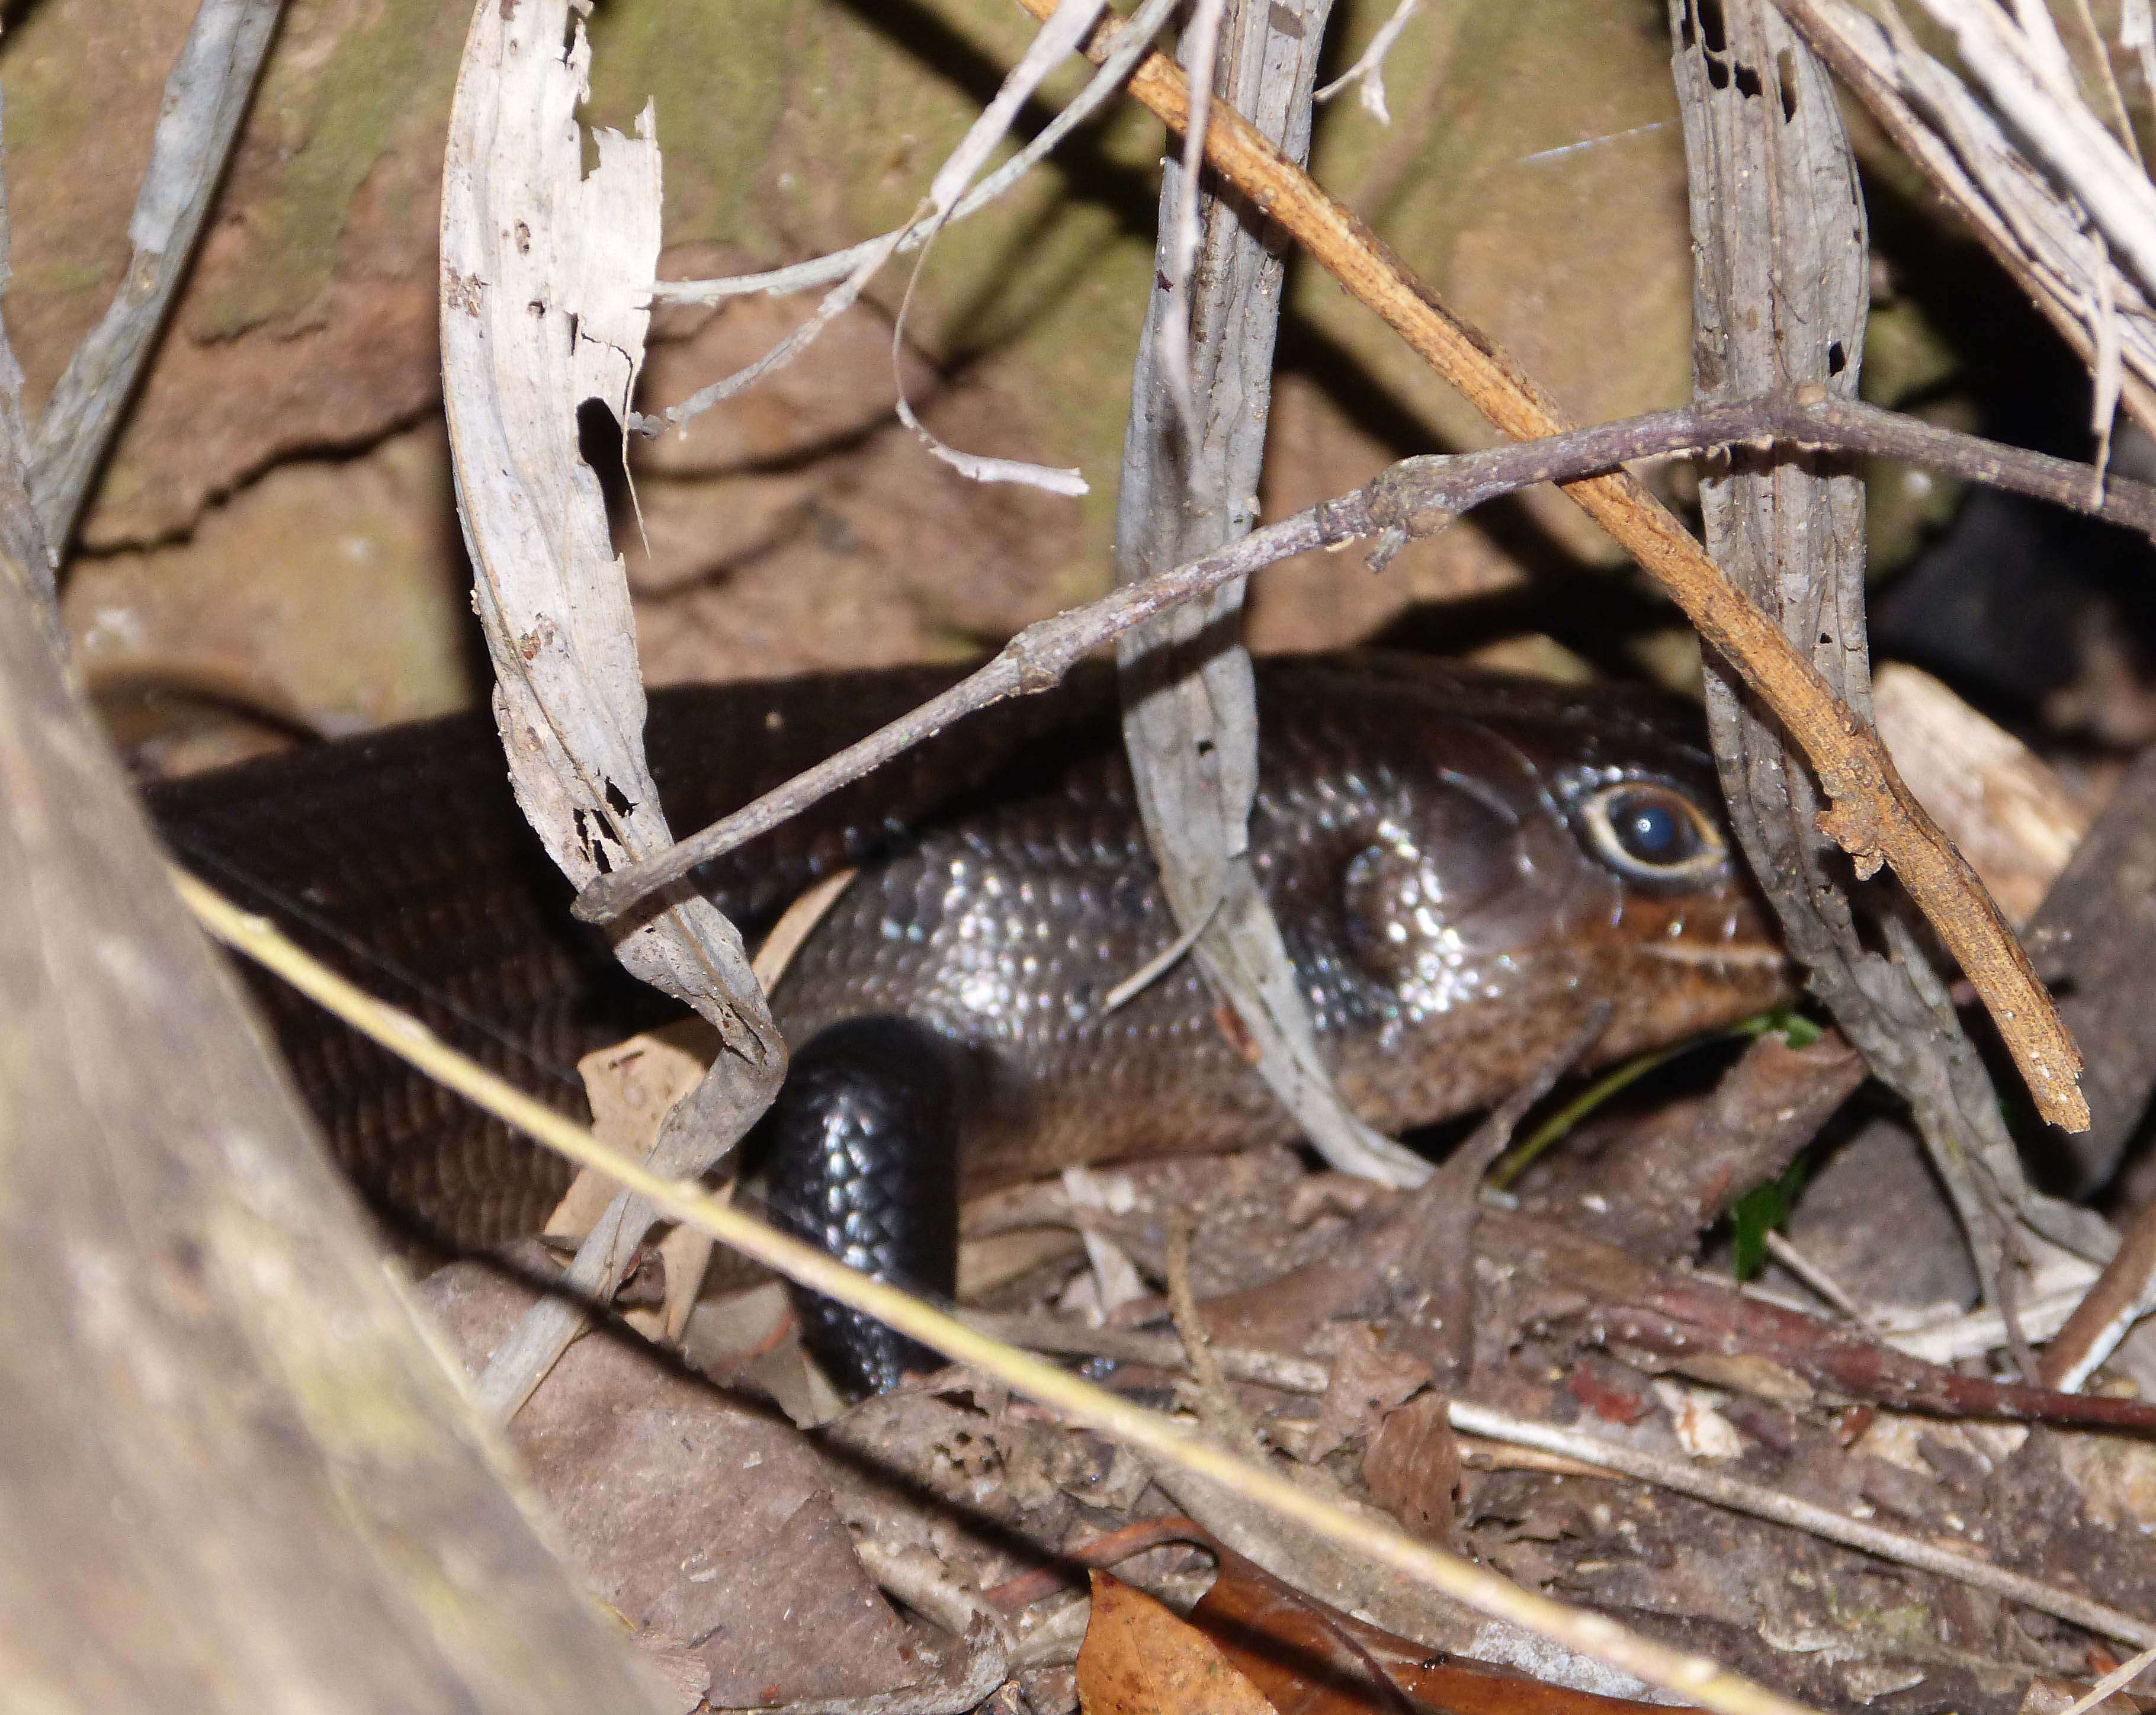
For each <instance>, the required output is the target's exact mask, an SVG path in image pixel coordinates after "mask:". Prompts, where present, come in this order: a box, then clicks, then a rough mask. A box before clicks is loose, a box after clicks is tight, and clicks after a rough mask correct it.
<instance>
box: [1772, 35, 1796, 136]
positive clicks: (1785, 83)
mask: <svg viewBox="0 0 2156 1715" xmlns="http://www.w3.org/2000/svg"><path fill="white" fill-rule="evenodd" d="M1774 81H1775V82H1776V83H1777V84H1779V85H1781V90H1782V123H1783V124H1784V125H1787V124H1788V123H1789V121H1791V120H1793V119H1794V118H1795V117H1796V116H1797V57H1796V55H1795V54H1792V53H1790V51H1789V49H1787V48H1784V49H1782V51H1781V52H1780V53H1779V54H1776V55H1775V56H1774Z"/></svg>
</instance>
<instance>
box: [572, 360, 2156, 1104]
mask: <svg viewBox="0 0 2156 1715" xmlns="http://www.w3.org/2000/svg"><path fill="white" fill-rule="evenodd" d="M1774 440H1784V441H1788V442H1789V443H1791V444H1796V445H1799V446H1813V447H1822V448H1832V449H1838V450H1849V451H1858V452H1871V451H1876V452H1881V453H1884V454H1888V455H1890V456H1895V457H1902V458H1907V459H1909V460H1912V461H1914V462H1917V463H1920V464H1922V465H1925V466H1927V467H1928V468H1930V469H1933V470H1946V471H1949V472H1952V473H1953V474H1957V475H1966V476H1969V477H1971V478H1972V479H1974V480H1980V481H1991V482H1994V483H1996V484H1997V485H1999V486H2000V487H2005V488H2010V489H2011V490H2014V491H2015V492H2017V493H2022V494H2029V495H2033V496H2038V497H2040V498H2042V499H2046V500H2051V501H2056V502H2057V503H2058V504H2060V505H2062V506H2071V507H2073V508H2075V509H2076V510H2077V511H2087V512H2089V513H2091V514H2092V516H2098V517H2102V518H2104V519H2106V520H2107V521H2111V522H2114V523H2117V524H2121V525H2124V526H2129V527H2132V528H2135V529H2138V530H2143V531H2148V532H2150V533H2152V534H2156V489H2150V488H2148V487H2147V486H2146V485H2141V484H2138V483H2130V482H2126V481H2123V480H2119V479H2117V478H2113V479H2112V480H2110V481H2109V482H2108V483H2107V485H2106V491H2105V493H2104V496H2103V498H2102V501H2100V502H2098V501H2092V500H2091V499H2090V493H2091V489H2092V484H2091V483H2090V481H2089V477H2090V475H2091V473H2090V469H2089V467H2088V466H2087V465H2076V464H2074V463H2072V462H2071V461H2070V460H2061V459H2051V458H2047V457H2045V456H2043V455H2041V454H2034V453H2026V452H2023V451H2021V450H2020V449H2016V448H2012V447H2007V446H2003V445H2001V444H1999V443H1997V442H1995V441H1987V440H1983V439H1979V438H1978V437H1976V436H1974V435H1963V434H1953V433H1952V432H1950V431H1947V430H1943V429H1933V428H1931V427H1929V426H1928V425H1912V424H1909V423H1908V422H1907V420H1906V419H1902V418H1897V417H1896V416H1895V414H1894V413H1892V412H1886V411H1881V410H1878V409H1877V408H1874V407H1871V406H1868V405H1862V404H1858V403H1853V402H1849V401H1832V402H1830V401H1826V400H1821V399H1786V398H1767V399H1750V400H1739V401H1734V402H1732V403H1727V404H1722V405H1713V406H1698V407H1686V408H1681V409H1678V410H1674V411H1660V412H1654V413H1648V414H1646V415H1644V416H1640V417H1635V418H1625V419H1623V420H1621V421H1620V422H1616V423H1612V424H1602V425H1599V426H1598V427H1596V428H1593V429H1575V430H1573V431H1570V432H1568V433H1566V434H1558V435H1553V436H1550V437H1548V438H1545V439H1540V440H1535V441H1527V442H1521V443H1517V444H1512V445H1509V446H1500V447H1494V448H1491V449H1486V450H1485V451H1481V452H1476V453H1464V454H1451V455H1446V456H1432V457H1423V458H1415V459H1408V460H1402V461H1401V462H1400V463H1399V464H1398V465H1394V466H1393V467H1391V468H1390V469H1389V470H1386V471H1384V472H1383V473H1381V474H1380V475H1378V477H1377V478H1376V479H1375V480H1373V481H1372V482H1370V483H1368V484H1367V485H1364V486H1363V487H1362V488H1359V489H1357V490H1353V491H1351V492H1350V493H1348V494H1346V495H1343V496H1339V497H1338V498H1337V499H1335V500H1331V501H1322V502H1320V503H1319V504H1318V505H1317V506H1313V507H1312V508H1310V509H1309V510H1308V511H1304V512H1299V513H1297V514H1296V515H1295V516H1292V517H1290V518H1286V519H1283V520H1281V521H1280V522H1278V523H1276V524H1273V525H1269V526H1266V527H1265V528H1264V529H1262V530H1259V531H1254V532H1252V533H1251V534H1250V535H1249V536H1247V537H1244V538H1243V539H1242V540H1241V541H1240V542H1235V543H1234V544H1232V545H1230V546H1229V547H1226V548H1224V549H1222V550H1220V551H1219V552H1217V553H1213V554H1208V555H1206V556H1204V557H1202V558H1199V559H1197V560H1193V561H1190V562H1187V563H1185V564H1183V565H1181V566H1178V567H1175V568H1174V569H1173V571H1171V572H1168V573H1163V574H1162V575H1161V576H1159V577H1158V578H1152V579H1150V580H1148V581H1147V582H1146V583H1137V584H1130V585H1127V586H1124V587H1123V588H1118V589H1116V590H1115V591H1112V592H1111V593H1109V594H1108V595H1106V596H1104V597H1102V598H1101V599H1099V600H1098V601H1096V602H1092V603H1088V604H1087V605H1086V606H1084V607H1081V608H1071V609H1070V610H1068V611H1067V612H1065V613H1062V614H1056V615H1055V616H1054V617H1053V618H1050V619H1043V620H1040V621H1038V622H1036V623H1035V624H1032V625H1029V626H1028V627H1027V628H1026V629H1024V631H1021V632H1020V633H1019V634H1018V635H1017V636H1016V637H1014V638H1013V639H1011V641H1010V642H1009V644H1005V645H1004V648H1003V650H1001V651H999V652H998V654H997V655H996V656H995V657H994V658H993V660H990V661H988V663H987V664H986V665H983V667H981V668H980V669H979V670H978V671H977V672H975V673H973V674H972V675H968V677H967V678H965V679H962V680H959V681H958V682H957V684H956V685H952V686H951V687H950V688H949V689H948V690H947V691H943V692H942V693H941V694H940V695H938V696H935V697H932V698H931V699H930V700H929V701H927V702H925V703H923V704H922V705H921V706H920V707H919V708H917V709H916V710H914V711H911V713H910V714H908V715H906V716H904V717H903V718H902V719H901V720H898V721H892V722H891V724H890V725H889V726H886V727H881V728H880V729H879V730H877V731H876V732H873V733H871V734H870V735H869V736H868V737H866V738H865V739H862V740H861V741H860V742H859V743H857V744H855V745H853V746H851V747H849V748H847V749H845V750H843V751H840V752H838V753H837V754H836V755H834V756H833V757H829V758H828V759H827V760H826V761H824V762H823V763H819V764H818V765H817V766H816V767H815V768H810V769H808V770H806V771H805V772H803V773H800V774H798V775H796V776H795V777H794V778H793V779H791V780H789V781H788V782H787V783H785V784H784V785H783V786H780V787H778V788H774V789H773V791H771V792H768V793H765V794H764V795H763V796H762V797H761V798H757V799H755V800H754V801H753V802H752V803H750V804H747V805H745V806H743V807H742V809H739V810H737V811H736V812H735V813H734V814H731V815H730V816H727V817H726V818H724V819H721V820H720V821H717V822H714V823H713V824H711V825H710V826H709V827H707V828H705V829H701V831H700V832H698V833H696V834H691V835H690V836H689V837H688V838H687V839H685V840H681V841H680V842H679V843H678V844H676V845H672V846H670V847H669V848H667V849H666V850H663V851H660V852H656V853H654V854H653V855H650V856H649V857H648V858H645V859H644V860H641V861H639V862H636V863H633V864H629V865H624V866H623V867H622V868H620V869H618V870H614V871H613V873H612V874H609V875H604V876H602V877H600V878H599V879H598V881H594V882H593V883H591V884H590V885H588V886H587V887H586V888H585V889H584V891H583V893H582V894H580V895H579V896H578V898H577V907H576V909H577V916H578V917H582V918H583V919H585V920H586V921H587V922H606V921H608V920H609V919H611V918H613V917H619V915H621V914H622V913H623V912H624V911H628V910H629V909H630V908H631V907H632V906H634V905H635V904H636V903H637V901H639V900H640V899H642V898H644V896H646V895H648V894H649V893H651V892H652V891H655V890H656V889H658V888H660V887H664V886H668V885H670V883H672V882H675V881H680V879H681V878H682V877H684V876H685V875H687V874H688V873H689V872H690V870H693V869H695V868H696V866H697V865H699V864H702V863H706V862H709V861H710V860H711V859H713V858H716V857H719V856H721V855H724V854H725V853H726V852H729V851H731V850H735V849H736V848H737V847H738V846H742V845H747V843H748V842H749V841H750V840H754V839H756V838H757V837H758V836H759V835H761V834H767V833H768V832H770V831H771V830H772V829H773V828H776V827H778V826H779V825H780V824H782V823H783V822H785V821H786V820H787V819H788V818H789V817H792V816H793V815H795V814H798V813H799V812H800V811H801V810H803V809H805V808H806V807H807V806H808V805H809V804H814V803H815V802H816V801H817V800H818V799H819V798H824V797H825V796H827V795H828V794H829V793H832V792H834V791H836V790H837V789H838V788H839V787H841V786H844V785H845V784H847V783H849V782H851V781H854V780H857V779H859V778H861V777H862V776H863V775H865V774H867V773H871V772H872V771H873V770H875V769H876V768H880V767H881V766H883V764H884V763H887V762H889V761H891V759H892V758H893V757H896V756H899V755H901V753H903V752H905V751H906V750H908V749H910V748H911V747H913V746H914V745H916V744H918V743H920V742H921V741H923V740H924V739H927V738H929V737H933V736H934V735H935V734H936V733H937V732H942V730H943V729H944V728H945V727H947V726H950V725H951V724H952V722H954V721H958V720H960V719H962V718H963V717H964V716H968V715H969V714H973V713H975V712H978V711H980V710H982V709H984V708H987V707H988V706H991V705H993V704H995V703H998V702H1001V701H1004V700H1005V699H1007V698H1009V697H1013V696H1024V695H1027V694H1029V693H1032V692H1035V691H1046V690H1049V689H1050V688H1051V687H1053V686H1054V685H1056V684H1058V683H1060V681H1061V680H1062V678H1063V677H1064V675H1065V674H1066V673H1068V672H1069V671H1070V669H1071V667H1072V666H1073V665H1075V664H1076V663H1077V662H1078V661H1079V660H1081V659H1083V658H1084V657H1085V656H1086V655H1090V654H1091V653H1092V652H1093V651H1094V650H1097V649H1099V648H1100V647H1101V646H1102V645H1103V644H1107V643H1109V642H1111V641H1113V640H1114V639H1116V637H1118V636H1120V635H1121V634H1122V633H1123V632H1125V631H1127V630H1128V629H1130V628H1131V627H1132V626H1133V625H1136V624H1139V623H1141V622H1142V620H1144V619H1147V618H1149V617H1151V616H1152V614H1157V613H1159V612H1162V611H1163V610H1164V609H1166V608H1170V607H1173V606H1174V605H1176V604H1177V603H1181V602H1185V601H1188V600H1190V599H1191V598H1193V597H1194V596H1197V595H1199V594H1202V593H1204V592H1205V591H1207V590H1209V589H1211V588H1214V587H1216V586H1217V585H1219V584H1220V583H1225V582H1228V581H1229V580H1230V579H1234V578H1243V577H1247V576H1249V575H1250V573H1253V572H1255V571H1258V570H1260V569H1262V568H1263V567H1266V566H1269V565H1271V564H1273V563H1275V562H1277V561H1280V560H1283V559H1286V558H1287V557H1290V556H1291V555H1294V554H1298V553H1301V552H1306V550H1308V549H1311V548H1315V547H1330V546H1333V545H1335V544H1337V543H1341V542H1350V541H1353V540H1355V539H1357V538H1358V537H1369V536H1376V537H1379V538H1380V542H1381V547H1383V545H1385V544H1388V543H1394V542H1404V541H1405V540H1407V539H1409V537H1416V536H1423V535H1429V534H1431V533H1433V532H1435V531H1437V530H1440V529H1442V528H1444V527H1445V525H1446V524H1447V523H1448V522H1449V521H1450V520H1451V519H1452V518H1454V517H1455V516H1458V515H1459V514H1460V513H1461V512H1463V511H1467V510H1468V509H1470V508H1471V507H1473V506H1479V505H1481V503H1482V502H1484V501H1488V500H1491V499H1494V498H1496V496H1500V495H1505V494H1510V493H1513V492H1516V491H1517V490H1519V489H1522V488H1526V487H1529V486H1532V485H1533V484H1535V483H1537V482H1550V481H1565V480H1571V479H1573V478H1575V477H1578V476H1579V475H1582V474H1584V473H1587V472H1592V471H1595V470H1609V469H1611V468H1613V467H1614V466H1616V465H1620V464H1622V463H1625V462H1626V461H1629V460H1635V459H1643V458H1650V457H1655V456H1658V455H1666V454H1675V453H1698V452H1702V451H1706V450H1708V449H1712V448H1716V447H1721V446H1727V445H1731V444H1738V443H1747V442H1755V441H1758V442H1763V441H1774ZM1672 522H1674V521H1672ZM1717 576H1719V574H1718V573H1717ZM1776 635H1777V636H1779V633H1777V634H1776ZM1866 742H1873V741H1870V740H1869V739H1868V737H1867V741H1866ZM1883 755H1884V753H1883V752H1881V756H1882V757H1883ZM1889 766H1890V767H1891V764H1890V765H1889ZM1957 861H1958V860H1957ZM1956 885H1957V886H1958V885H1959V884H1958V883H1957V884H1956ZM1969 885H1971V886H1974V883H1973V882H1971V883H1970V884H1969ZM1925 903H1926V896H1922V895H1919V896H1918V904H1919V905H1920V906H1923V905H1925ZM1986 909H1987V911H1990V910H1992V908H1991V907H1990V906H1989V901H1988V900H1987V901H1986ZM1930 914H1931V912H1930V908H1929V907H1928V906H1927V915H1930ZM1994 918H1995V911H1994ZM1942 932H1943V930H1942ZM2001 932H2002V933H2003V932H2004V927H2003V924H2002V925H2001ZM2013 952H2014V957H2015V958H2016V959H2020V949H2019V947H2018V946H2016V947H2014V949H2013ZM2021 963H2022V964H2023V966H2024V968H2025V960H2022V961H2021ZM1964 968H1967V967H1966V966H1965V967H1964ZM1971 974H1972V977H1973V978H1974V977H1975V975H1976V973H1975V972H1974V970H1972V972H1971ZM2028 980H2029V982H2030V985H2031V988H2032V992H2033V993H2034V994H2035V995H2036V996H2037V997H2038V998H2039V999H2040V1000H2041V1001H2042V1004H2043V1007H2044V1009H2045V1010H2044V1019H2043V1020H2035V1021H2034V1022H2033V1024H2032V1025H2031V1028H2032V1029H2033V1030H2035V1033H2036V1040H2039V1042H2040V1041H2041V1040H2043V1038H2042V1032H2043V1030H2045V1029H2046V1028H2047V1027H2046V1024H2045V1023H2044V1020H2051V1021H2052V1023H2051V1024H2050V1025H2049V1026H2048V1028H2050V1029H2052V1030H2056V1023H2055V1015H2053V1014H2051V1012H2050V1010H2049V1009H2050V999H2049V997H2048V996H2046V995H2045V994H2044V993H2043V990H2042V988H2040V985H2036V983H2035V975H2034V973H2033V972H2030V973H2028ZM1978 986H1979V994H1982V995H1983V996H1984V998H1985V999H1987V1001H1993V1000H1994V999H1995V997H1996V994H1997V988H1996V984H1995V983H1994V984H1993V985H1991V986H1990V987H1986V986H1984V983H1981V982H1979V985H1978ZM2017 992H2018V991H2017ZM2017 1022H2018V1021H2016V1020H2005V1021H2002V1030H2003V1031H2005V1030H2014V1029H2015V1027H2016V1024H2017ZM2029 1034H2030V1031H2029V1030H2022V1031H2020V1035H2023V1036H2027V1035H2029ZM2070 1046H2071V1045H2069V1047H2070ZM2069 1093H2071V1092H2069ZM2075 1100H2076V1102H2077V1101H2078V1096H2076V1098H2075Z"/></svg>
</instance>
